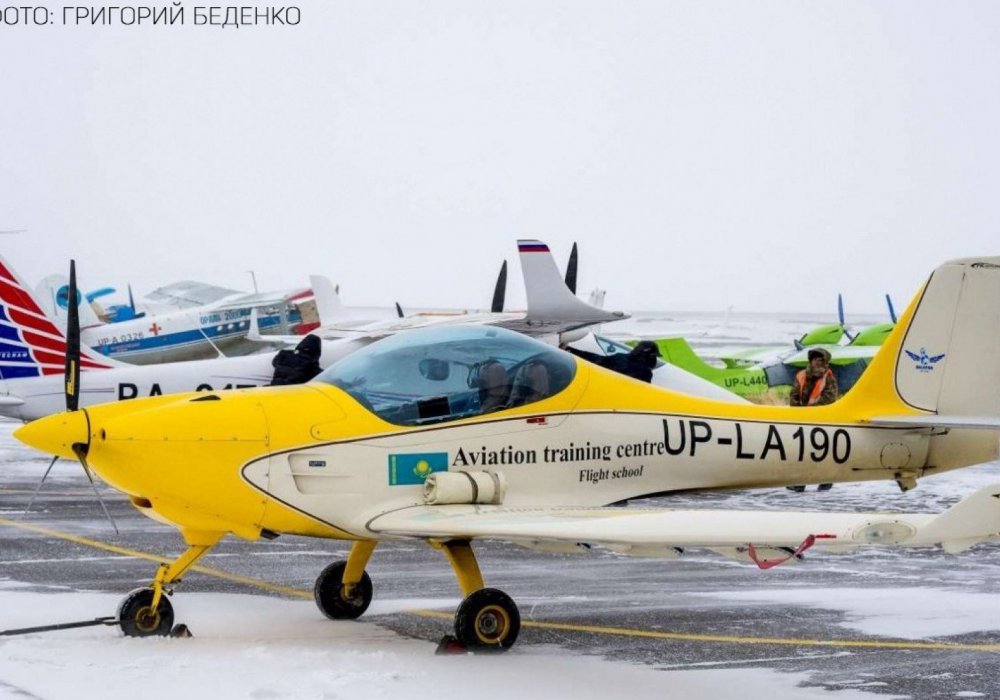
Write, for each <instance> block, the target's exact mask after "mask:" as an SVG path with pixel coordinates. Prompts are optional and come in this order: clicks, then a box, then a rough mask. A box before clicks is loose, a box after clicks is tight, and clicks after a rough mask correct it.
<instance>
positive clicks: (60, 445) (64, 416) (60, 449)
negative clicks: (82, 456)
mask: <svg viewBox="0 0 1000 700" xmlns="http://www.w3.org/2000/svg"><path fill="white" fill-rule="evenodd" d="M14 437H16V438H17V439H18V440H20V441H21V442H23V443H24V444H25V445H28V446H29V447H34V448H35V449H36V450H40V451H42V452H46V453H48V454H50V455H58V456H60V457H65V458H67V459H76V454H75V453H74V452H73V445H74V443H83V444H84V445H86V444H87V443H88V442H89V441H90V422H89V421H88V420H87V413H86V411H70V412H66V413H57V414H55V415H51V416H46V417H45V418H39V419H38V420H36V421H32V422H30V423H28V424H27V425H25V426H23V427H21V428H18V429H17V430H15V431H14Z"/></svg>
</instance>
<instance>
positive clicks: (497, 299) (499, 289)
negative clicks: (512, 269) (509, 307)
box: [490, 260, 507, 314]
mask: <svg viewBox="0 0 1000 700" xmlns="http://www.w3.org/2000/svg"><path fill="white" fill-rule="evenodd" d="M506 296H507V261H506V260H504V261H503V265H501V266H500V274H499V275H497V286H496V287H494V288H493V303H492V304H490V311H491V312H493V313H495V314H500V313H503V305H504V301H505V299H506Z"/></svg>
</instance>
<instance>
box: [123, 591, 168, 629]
mask: <svg viewBox="0 0 1000 700" xmlns="http://www.w3.org/2000/svg"><path fill="white" fill-rule="evenodd" d="M152 603H153V589H152V588H137V589H135V590H134V591H132V592H131V593H129V594H128V595H127V596H125V598H123V599H122V602H121V604H120V605H119V606H118V625H119V626H120V627H121V629H122V632H124V633H125V636H126V637H152V636H160V637H165V636H167V635H168V634H170V629H171V628H172V627H173V626H174V606H173V605H171V604H170V601H169V600H167V596H165V595H161V596H160V603H159V604H158V605H157V606H156V610H153V607H152Z"/></svg>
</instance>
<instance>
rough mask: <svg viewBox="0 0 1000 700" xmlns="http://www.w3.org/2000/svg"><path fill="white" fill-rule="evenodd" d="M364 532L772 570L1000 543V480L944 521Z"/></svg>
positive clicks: (437, 521)
mask: <svg viewBox="0 0 1000 700" xmlns="http://www.w3.org/2000/svg"><path fill="white" fill-rule="evenodd" d="M367 527H368V529H369V530H370V531H371V532H372V533H375V534H378V535H389V536H398V537H419V538H423V539H436V540H437V539H474V538H484V539H499V540H506V541H511V542H515V543H518V544H524V545H526V546H529V547H536V548H539V549H549V550H555V551H571V550H572V549H574V548H579V546H580V545H582V546H583V548H590V547H593V546H595V545H596V546H601V547H604V548H607V549H611V550H613V551H616V552H620V553H623V554H634V555H638V556H656V555H657V554H661V555H667V556H669V555H670V553H671V550H672V551H673V552H674V553H676V552H677V551H678V550H683V549H687V548H707V549H711V550H714V551H718V552H721V553H723V554H727V555H732V554H734V553H735V554H739V553H741V550H742V552H743V553H745V554H746V555H747V557H749V558H750V559H751V560H753V561H755V563H757V564H758V565H762V562H763V563H764V564H766V565H762V568H768V567H769V566H772V565H774V563H775V562H774V561H770V562H769V561H768V560H767V559H766V558H762V556H761V553H762V552H765V553H770V552H779V553H784V554H783V555H782V556H784V559H789V558H791V557H792V556H798V555H799V554H801V553H802V552H803V551H805V549H808V548H810V547H813V546H815V547H820V548H825V549H829V550H831V551H836V550H843V549H847V548H852V547H856V546H860V545H906V546H929V545H935V544H941V545H942V546H943V547H944V548H945V549H946V551H949V552H958V551H962V550H964V549H967V548H968V547H971V546H972V545H974V544H977V543H979V542H984V541H988V540H991V539H1000V484H993V485H991V486H988V487H986V488H983V489H980V490H979V491H976V492H975V493H973V494H972V495H970V496H968V497H966V498H965V499H964V500H962V501H961V502H959V503H958V504H956V505H955V506H953V507H952V508H950V509H949V510H947V511H946V512H944V513H942V514H940V515H933V514H901V513H819V512H788V511H775V512H766V511H731V510H726V511H721V510H673V509H671V510H664V509H652V508H650V509H641V508H627V507H626V508H618V507H605V508H574V507H566V508H553V507H525V508H508V507H504V506H487V505H424V506H412V507H409V508H402V509H399V510H395V511H390V512H388V513H384V514H382V515H378V516H376V517H374V518H372V519H371V520H370V521H369V522H368V525H367ZM784 559H783V560H784Z"/></svg>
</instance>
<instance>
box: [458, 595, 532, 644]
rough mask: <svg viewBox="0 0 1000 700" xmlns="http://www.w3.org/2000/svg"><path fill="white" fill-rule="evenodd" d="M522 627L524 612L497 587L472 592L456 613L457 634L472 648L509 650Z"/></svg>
mask: <svg viewBox="0 0 1000 700" xmlns="http://www.w3.org/2000/svg"><path fill="white" fill-rule="evenodd" d="M520 631H521V613H520V612H519V611H518V609H517V605H516V604H515V603H514V601H513V600H512V599H511V597H510V596H509V595H507V594H506V593H504V592H503V591H500V590H497V589H496V588H480V589H479V590H478V591H475V592H473V593H472V594H470V595H469V596H468V597H467V598H466V599H465V600H463V601H462V604H461V605H459V606H458V612H456V613H455V638H456V639H457V640H458V641H459V642H460V643H461V644H463V645H464V646H465V648H466V649H469V650H471V651H507V650H508V649H509V648H510V647H512V646H513V645H514V642H515V641H517V634H518V632H520Z"/></svg>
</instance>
